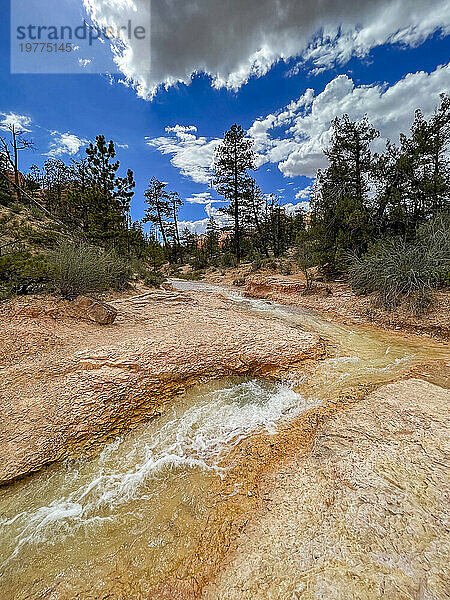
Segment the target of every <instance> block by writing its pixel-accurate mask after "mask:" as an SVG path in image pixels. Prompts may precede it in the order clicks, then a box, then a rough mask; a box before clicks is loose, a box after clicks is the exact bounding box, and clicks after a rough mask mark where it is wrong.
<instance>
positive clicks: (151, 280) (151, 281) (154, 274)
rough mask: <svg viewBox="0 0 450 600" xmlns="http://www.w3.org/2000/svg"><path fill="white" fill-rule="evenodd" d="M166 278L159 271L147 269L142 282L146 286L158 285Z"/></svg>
mask: <svg viewBox="0 0 450 600" xmlns="http://www.w3.org/2000/svg"><path fill="white" fill-rule="evenodd" d="M165 280H166V278H165V277H164V275H163V274H162V273H161V272H160V271H148V273H147V275H146V276H145V278H144V283H145V285H146V286H147V287H155V288H157V287H159V286H160V285H161V284H162V283H164V281H165Z"/></svg>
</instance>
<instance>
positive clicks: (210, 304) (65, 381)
mask: <svg viewBox="0 0 450 600" xmlns="http://www.w3.org/2000/svg"><path fill="white" fill-rule="evenodd" d="M110 303H111V304H112V305H113V306H115V307H116V308H117V309H118V311H119V314H118V316H117V319H116V321H115V322H114V324H112V325H109V326H108V327H102V326H101V325H98V324H96V323H90V322H87V321H85V320H80V319H77V318H74V315H73V310H72V309H71V307H70V306H69V303H66V302H63V301H59V302H57V301H56V300H52V299H47V300H42V299H38V298H34V299H33V298H32V299H29V298H27V300H26V301H23V300H22V301H20V300H16V301H14V302H9V303H6V304H4V305H3V306H2V308H1V310H0V327H1V329H2V333H3V336H2V342H1V345H0V364H1V366H0V385H1V395H0V410H1V415H2V425H1V428H0V445H1V448H2V452H1V457H0V483H3V484H4V483H6V482H8V481H10V480H12V479H14V478H17V477H20V476H23V475H26V474H28V473H31V472H33V471H36V470H38V469H40V468H42V467H43V466H44V465H46V464H49V463H51V462H54V461H57V460H61V459H63V458H67V457H71V456H76V455H77V454H79V453H80V451H86V450H89V448H91V447H93V446H95V445H96V444H98V442H101V441H104V440H105V439H108V438H110V437H111V436H112V435H115V434H117V433H118V432H120V431H123V430H125V429H126V428H128V427H131V426H132V425H133V424H135V423H137V422H140V421H142V420H144V419H147V418H150V417H151V416H154V415H156V414H158V413H159V412H160V411H161V410H162V409H163V407H164V404H165V403H167V402H168V401H169V400H170V399H171V398H172V397H173V396H174V395H175V394H177V393H180V392H182V391H183V390H184V389H186V388H187V387H188V386H190V385H193V384H195V383H197V382H200V381H205V380H207V379H212V378H219V377H223V376H227V375H255V374H261V375H268V374H274V373H280V372H282V370H283V369H287V368H288V367H291V366H294V365H295V364H296V363H299V362H302V361H305V360H307V359H309V358H318V357H319V356H322V355H323V353H324V351H323V344H322V343H321V342H320V340H319V338H318V337H316V336H314V335H311V334H309V333H305V332H303V331H301V330H299V329H296V328H292V327H289V326H287V325H285V324H283V323H281V322H279V321H276V320H270V319H268V318H267V317H262V316H257V315H254V314H249V313H246V312H244V311H241V310H239V309H238V308H236V307H234V306H233V305H232V304H231V303H230V302H228V301H227V300H225V299H222V298H220V297H218V296H215V295H210V294H203V293H198V292H196V293H191V294H189V293H186V294H179V293H174V292H173V291H163V290H158V291H157V292H145V293H144V294H139V295H138V296H134V297H123V298H120V299H118V300H116V301H113V302H110Z"/></svg>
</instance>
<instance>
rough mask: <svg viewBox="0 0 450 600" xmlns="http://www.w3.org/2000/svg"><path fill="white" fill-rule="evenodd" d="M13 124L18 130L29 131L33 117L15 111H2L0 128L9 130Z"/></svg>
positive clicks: (0, 113)
mask: <svg viewBox="0 0 450 600" xmlns="http://www.w3.org/2000/svg"><path fill="white" fill-rule="evenodd" d="M13 125H14V126H15V128H16V130H17V131H22V132H23V133H28V132H30V131H31V129H30V125H31V118H30V117H28V116H27V115H18V114H17V113H14V112H9V113H5V112H0V129H2V130H3V131H8V130H9V129H10V128H11V127H12V126H13Z"/></svg>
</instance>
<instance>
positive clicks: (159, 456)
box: [0, 380, 317, 558]
mask: <svg viewBox="0 0 450 600" xmlns="http://www.w3.org/2000/svg"><path fill="white" fill-rule="evenodd" d="M316 405H317V402H315V401H312V400H306V399H305V398H303V397H302V396H301V395H300V394H298V393H296V392H295V391H294V390H293V389H292V388H291V387H290V386H288V385H284V384H278V385H274V384H267V383H264V382H260V381H257V380H252V381H246V382H243V383H238V384H230V385H226V386H223V387H221V388H220V389H215V390H213V391H208V392H205V393H203V394H197V395H196V396H195V397H194V402H193V403H192V402H191V403H190V405H188V406H187V407H183V406H182V404H181V406H180V407H174V408H173V409H172V410H171V411H170V413H169V414H166V415H164V416H163V417H161V418H160V419H159V420H158V421H153V422H152V423H150V424H149V425H148V426H147V428H145V429H144V430H143V431H141V432H139V435H135V436H134V439H132V440H131V441H130V439H129V437H128V436H127V437H125V438H124V439H117V440H115V441H114V442H113V443H111V444H109V445H108V446H107V447H105V449H104V450H103V452H102V453H101V454H100V455H99V457H97V458H96V459H93V460H92V461H91V462H90V465H89V470H86V468H83V465H81V466H79V467H78V468H77V469H73V470H71V471H70V472H69V473H68V474H67V476H65V477H64V478H63V482H62V486H61V488H60V494H61V496H60V497H59V498H56V499H54V500H53V501H52V502H50V503H49V504H48V505H46V506H37V507H35V508H34V510H29V511H25V512H22V513H20V514H18V515H14V516H11V517H10V518H9V519H8V520H5V521H3V523H1V524H0V532H1V531H2V530H4V531H5V530H7V529H8V527H12V528H13V530H14V534H15V536H14V537H15V547H14V550H13V552H12V554H10V558H13V557H15V556H16V555H17V554H18V552H19V551H20V549H21V548H22V547H23V546H24V545H26V544H30V543H53V540H55V539H57V540H59V541H61V539H64V538H65V537H67V536H70V535H74V534H75V533H76V532H77V531H79V530H80V528H81V529H89V528H92V527H95V526H98V525H101V524H102V523H104V522H105V521H111V520H114V518H115V516H116V514H117V513H118V511H117V509H118V507H119V506H120V505H123V504H125V503H127V502H130V501H133V500H136V499H146V500H150V501H151V499H152V494H156V495H157V489H158V485H164V483H165V480H166V479H167V477H170V476H171V475H170V472H180V471H182V470H184V471H186V470H190V469H195V468H198V469H202V470H207V471H210V472H212V473H214V474H219V475H222V474H223V469H222V468H221V467H220V461H221V459H222V458H223V457H224V455H225V454H226V453H227V452H229V450H230V449H231V448H232V447H234V446H235V445H236V444H238V443H239V442H240V441H241V440H242V439H243V438H245V437H247V436H248V435H250V434H251V433H252V432H254V431H257V430H265V431H267V432H268V433H269V434H274V433H275V432H276V431H277V427H278V424H279V423H280V421H282V420H283V419H287V418H293V417H294V416H296V415H297V414H299V413H300V412H302V411H304V410H307V409H309V408H311V407H313V406H316ZM93 463H94V464H93ZM149 480H156V482H155V481H154V483H153V485H152V486H150V493H149V487H148V485H147V484H148V482H149ZM155 486H156V488H155ZM152 490H153V491H152ZM155 490H156V491H155ZM10 533H12V532H10Z"/></svg>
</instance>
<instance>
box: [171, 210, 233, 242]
mask: <svg viewBox="0 0 450 600" xmlns="http://www.w3.org/2000/svg"><path fill="white" fill-rule="evenodd" d="M205 213H206V214H207V217H205V218H203V219H199V220H198V221H180V222H179V226H180V230H181V231H182V230H183V229H184V228H187V229H188V230H189V231H190V232H191V233H196V234H197V235H200V234H201V233H205V231H206V226H207V225H208V221H209V219H210V218H211V217H212V218H213V219H214V221H215V222H216V225H217V226H218V227H231V226H232V221H231V219H230V217H229V216H228V215H226V214H224V213H223V212H221V211H220V210H219V209H218V208H215V207H214V206H211V204H206V205H205Z"/></svg>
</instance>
